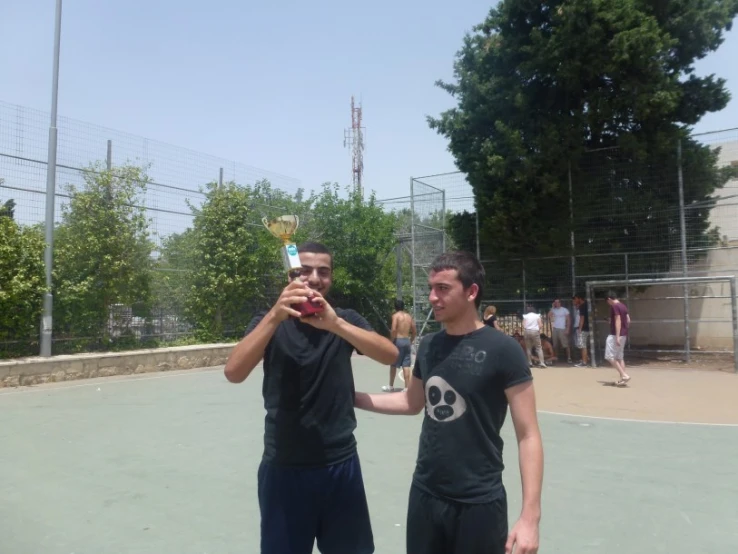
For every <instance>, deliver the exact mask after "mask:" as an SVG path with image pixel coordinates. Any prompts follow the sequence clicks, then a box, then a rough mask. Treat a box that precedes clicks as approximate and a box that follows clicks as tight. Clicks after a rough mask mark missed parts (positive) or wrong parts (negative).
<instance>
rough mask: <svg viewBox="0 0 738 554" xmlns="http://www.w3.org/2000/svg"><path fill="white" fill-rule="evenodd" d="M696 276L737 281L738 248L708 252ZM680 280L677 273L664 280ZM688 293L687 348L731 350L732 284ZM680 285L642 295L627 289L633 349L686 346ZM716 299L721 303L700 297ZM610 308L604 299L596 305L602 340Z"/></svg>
mask: <svg viewBox="0 0 738 554" xmlns="http://www.w3.org/2000/svg"><path fill="white" fill-rule="evenodd" d="M699 269H700V271H699V273H694V272H692V275H694V276H697V275H699V276H702V275H714V276H717V275H721V276H730V275H737V276H738V248H736V249H725V250H713V251H710V252H709V253H708V254H707V255H706V256H705V258H704V259H703V260H702V262H701V263H700V264H699ZM665 277H681V274H677V273H675V274H673V275H665ZM688 290H689V296H690V301H689V320H690V321H689V326H690V339H691V340H690V345H691V348H694V349H701V350H732V349H733V323H732V314H731V302H730V284H729V283H728V282H725V283H706V284H691V285H689V287H688ZM683 295H684V289H683V286H682V285H653V286H650V287H648V288H647V289H646V290H645V291H642V292H641V291H638V290H635V289H633V288H631V289H630V299H629V300H627V299H625V298H623V299H622V300H623V302H625V303H626V304H627V305H628V309H629V310H630V318H631V325H632V329H631V331H630V337H631V338H630V341H631V346H633V347H637V346H642V347H667V348H682V347H684V301H683V300H682V296H683ZM700 296H714V297H720V298H698V297H700ZM609 313H610V309H609V307H608V305H607V303H606V302H605V301H604V300H602V301H598V302H597V320H598V321H597V331H598V337H599V338H601V339H602V340H604V336H605V334H606V333H608V329H609V325H608V324H607V323H605V322H604V321H603V318H606V317H608V316H609Z"/></svg>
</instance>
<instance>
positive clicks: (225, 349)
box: [0, 344, 235, 388]
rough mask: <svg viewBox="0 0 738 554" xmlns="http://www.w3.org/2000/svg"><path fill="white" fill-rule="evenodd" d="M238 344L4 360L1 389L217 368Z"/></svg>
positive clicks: (1, 366)
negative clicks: (137, 374) (178, 370)
mask: <svg viewBox="0 0 738 554" xmlns="http://www.w3.org/2000/svg"><path fill="white" fill-rule="evenodd" d="M234 346H235V344H200V345H193V346H178V347H174V348H157V349H151V350H134V351H130V352H106V353H99V354H77V355H68V356H53V357H51V358H40V357H39V358H23V359H18V360H11V361H4V362H0V388H2V387H18V386H28V385H36V384H39V383H48V382H58V381H73V380H76V379H90V378H94V377H110V376H113V375H131V374H134V373H154V372H157V371H169V370H174V369H194V368H200V367H213V366H218V365H223V364H225V362H226V360H227V359H228V356H229V355H230V353H231V350H232V349H233V347H234Z"/></svg>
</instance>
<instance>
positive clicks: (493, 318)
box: [484, 315, 497, 327]
mask: <svg viewBox="0 0 738 554" xmlns="http://www.w3.org/2000/svg"><path fill="white" fill-rule="evenodd" d="M495 321H497V316H496V315H491V316H489V317H488V318H487V319H485V320H484V324H485V325H489V326H490V327H494V326H495Z"/></svg>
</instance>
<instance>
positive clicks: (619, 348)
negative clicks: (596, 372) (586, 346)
mask: <svg viewBox="0 0 738 554" xmlns="http://www.w3.org/2000/svg"><path fill="white" fill-rule="evenodd" d="M607 303H608V304H609V305H610V334H609V335H608V336H607V342H606V343H605V359H606V360H607V361H608V362H610V365H612V367H614V368H615V369H617V370H618V373H619V374H620V380H619V381H618V382H617V383H615V384H616V385H618V386H623V385H625V384H626V383H627V382H628V381H630V375H628V373H627V372H626V371H625V360H624V359H623V354H624V351H625V343H626V342H627V340H628V330H629V329H630V314H629V313H628V307H627V306H626V305H625V304H623V303H622V302H621V301H620V300H618V296H617V294H616V293H615V291H609V292H608V293H607Z"/></svg>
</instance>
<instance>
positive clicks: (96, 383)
mask: <svg viewBox="0 0 738 554" xmlns="http://www.w3.org/2000/svg"><path fill="white" fill-rule="evenodd" d="M259 365H261V364H259ZM254 369H256V368H254ZM220 370H221V368H220V366H216V367H213V368H196V369H194V370H183V371H181V372H179V373H165V374H163V375H149V376H142V377H132V376H123V377H122V378H118V379H113V380H109V381H108V380H104V379H106V378H104V377H102V378H98V379H101V380H96V381H94V382H85V383H75V384H70V385H64V384H62V383H63V382H61V383H55V385H57V386H44V385H51V383H48V384H47V383H44V384H42V385H36V386H34V387H16V388H13V389H11V390H8V391H0V397H3V396H12V395H17V394H29V393H34V392H51V391H61V390H69V389H79V388H83V387H98V386H100V385H101V384H102V383H104V384H105V386H108V385H115V384H119V383H132V382H139V381H158V380H161V379H174V378H176V377H184V376H193V375H202V374H208V373H212V372H214V371H220ZM538 413H540V414H547V415H553V416H558V417H576V418H580V419H593V420H599V421H615V422H619V423H651V424H660V425H693V426H694V425H697V426H704V427H734V428H736V427H738V423H705V422H699V421H668V420H665V421H659V420H654V419H627V418H622V417H605V416H591V415H583V414H570V413H566V412H553V411H549V410H538Z"/></svg>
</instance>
